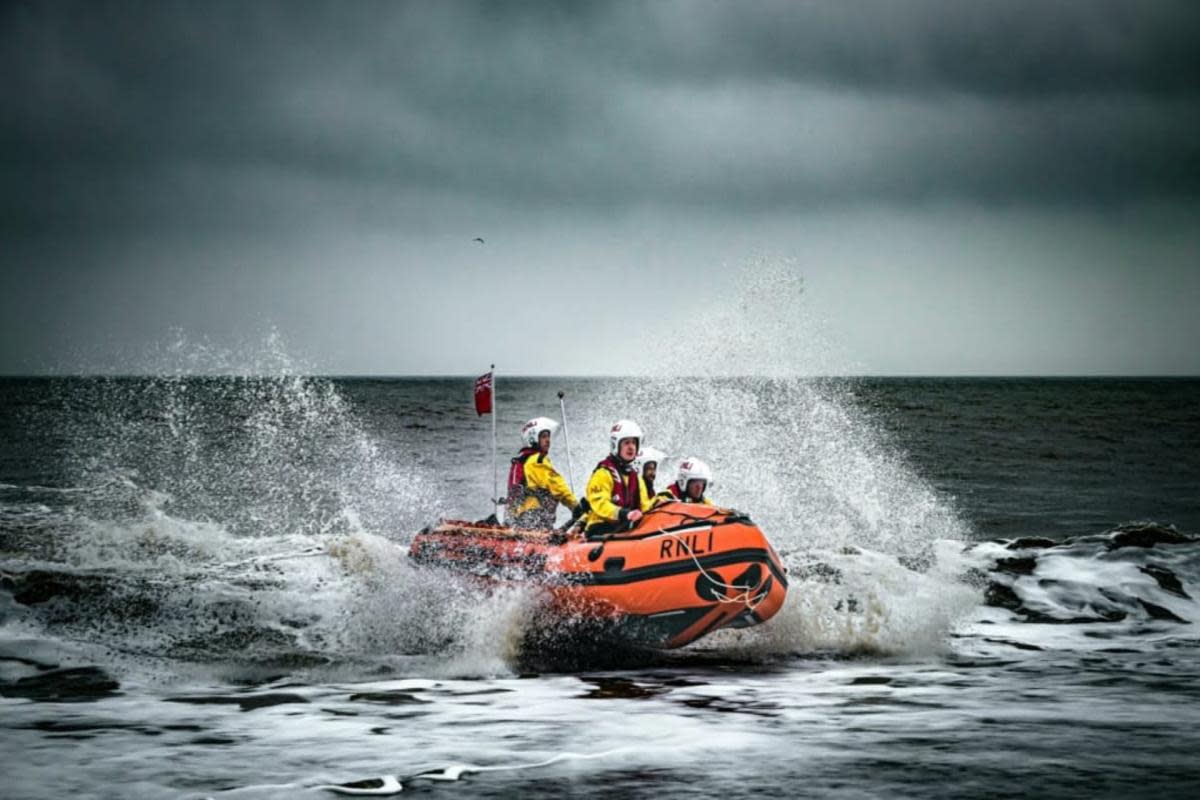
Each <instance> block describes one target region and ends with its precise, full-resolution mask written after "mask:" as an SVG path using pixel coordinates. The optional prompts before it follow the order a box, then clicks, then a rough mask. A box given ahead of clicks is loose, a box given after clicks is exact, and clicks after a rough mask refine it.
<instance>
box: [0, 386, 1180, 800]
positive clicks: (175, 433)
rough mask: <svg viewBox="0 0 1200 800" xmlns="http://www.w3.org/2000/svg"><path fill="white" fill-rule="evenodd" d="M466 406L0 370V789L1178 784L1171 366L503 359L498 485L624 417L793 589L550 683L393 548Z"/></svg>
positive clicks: (490, 616)
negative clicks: (931, 368)
mask: <svg viewBox="0 0 1200 800" xmlns="http://www.w3.org/2000/svg"><path fill="white" fill-rule="evenodd" d="M470 389H471V381H470V380H469V379H443V380H424V379H423V380H404V379H395V380H393V379H387V380H384V379H380V380H368V379H335V380H327V379H310V378H305V377H301V376H293V375H284V376H281V377H276V378H270V379H265V378H260V379H249V378H157V379H149V378H126V379H81V378H58V379H16V378H0V709H2V711H0V744H2V746H3V750H4V753H5V773H6V779H5V784H4V788H3V790H2V791H0V794H2V795H3V796H4V797H12V798H33V797H59V796H69V797H127V798H128V797H138V798H140V797H147V798H149V797H175V796H183V797H253V798H265V797H297V796H308V797H333V796H335V795H334V794H333V793H332V790H330V789H328V788H323V787H326V786H330V785H335V786H336V785H342V786H343V787H346V786H349V787H351V789H352V790H356V791H359V792H368V793H370V792H374V793H376V794H382V793H384V792H389V791H394V790H395V786H396V785H397V784H399V785H402V786H403V791H404V792H405V793H406V794H407V793H411V792H417V793H422V794H426V795H430V796H439V797H457V796H472V797H475V796H494V797H509V796H529V797H543V796H544V797H550V796H560V795H563V794H572V795H579V796H596V797H600V796H614V795H615V796H631V797H655V798H663V797H683V796H692V795H694V794H696V793H703V794H710V793H711V794H714V795H718V796H733V797H745V796H751V795H760V794H762V795H768V794H769V795H778V796H813V797H880V796H898V797H1010V796H1011V797H1016V796H1031V795H1032V796H1051V795H1052V796H1057V797H1131V796H1138V797H1180V798H1184V797H1188V798H1191V797H1196V796H1200V794H1198V793H1200V758H1197V756H1196V753H1197V752H1200V733H1198V732H1197V726H1198V724H1200V633H1198V632H1197V628H1196V625H1197V623H1198V621H1200V608H1198V607H1197V602H1196V598H1197V596H1198V594H1200V543H1198V542H1197V541H1196V540H1195V539H1194V538H1192V537H1193V535H1194V534H1196V533H1198V532H1200V381H1197V380H1190V379H1187V380H1185V379H1173V380H1151V379H1136V380H1132V379H1130V380H1126V379H1086V380H1085V379H1064V380H1058V379H1046V380H1030V379H857V380H815V381H802V380H768V379H749V378H741V379H735V378H726V379H707V380H700V379H691V380H660V381H647V380H632V379H621V380H604V381H601V380H580V379H563V380H542V379H538V380H533V379H529V380H507V379H504V378H501V381H500V384H499V393H498V397H497V400H498V407H499V417H498V428H499V431H500V437H501V447H502V451H501V456H500V460H501V463H500V465H499V466H500V469H501V470H503V469H504V468H505V467H506V463H507V457H508V455H509V454H510V453H509V451H510V450H513V449H515V446H516V430H517V429H518V427H519V425H520V423H521V422H522V421H524V420H525V419H527V418H529V417H532V416H535V415H542V414H546V415H550V416H555V417H558V416H559V414H558V405H557V399H556V397H555V392H556V391H557V390H558V389H564V390H565V391H566V393H567V402H568V404H569V420H568V421H569V425H570V427H569V435H570V439H571V464H572V466H573V473H574V480H575V481H576V483H577V485H579V484H580V483H581V482H582V481H583V480H584V478H585V476H586V474H587V473H588V472H589V471H590V466H591V465H592V464H594V463H595V462H596V461H597V460H598V459H599V458H600V457H601V456H602V455H603V453H604V448H605V447H606V440H605V435H606V430H607V424H608V423H609V422H611V420H613V419H615V418H617V417H623V416H628V417H632V418H634V419H636V420H638V421H639V422H641V423H642V424H643V426H644V427H645V428H646V429H647V432H648V443H649V444H653V445H654V446H656V447H659V448H660V449H662V450H665V451H666V452H668V453H669V454H671V456H672V457H673V458H679V457H683V456H686V455H697V456H700V457H702V458H704V459H705V460H707V461H709V462H710V463H711V464H712V465H713V468H714V470H715V472H716V481H715V483H714V486H713V490H712V494H713V495H714V497H715V499H716V500H717V502H719V503H722V504H726V505H731V506H736V507H737V508H740V509H743V510H746V511H749V512H750V513H752V514H753V515H754V517H755V519H756V520H757V521H758V522H759V523H760V525H761V526H762V528H763V530H764V531H765V532H766V533H767V535H768V536H769V537H770V538H771V540H772V542H773V543H774V544H775V545H776V547H777V549H778V550H780V552H781V553H782V554H783V556H784V558H785V560H786V561H787V563H788V566H789V570H790V571H791V573H792V578H793V582H792V586H791V588H790V591H789V596H788V602H787V604H786V606H785V608H784V610H783V611H782V612H781V613H780V614H779V615H778V616H777V617H776V618H775V619H773V620H772V621H771V622H770V623H768V624H766V625H763V626H761V627H759V628H754V629H749V630H745V631H722V632H719V633H718V634H716V635H714V636H711V637H709V638H706V639H704V640H702V641H701V642H699V643H697V644H696V645H694V646H692V647H689V648H686V649H684V650H682V651H676V652H673V653H667V654H658V655H650V656H647V655H641V654H615V655H614V659H615V660H614V662H613V663H609V664H605V665H596V668H594V669H592V668H584V669H581V670H571V671H566V672H556V671H547V670H546V669H545V668H544V667H539V668H538V670H539V671H536V672H531V671H530V670H531V666H530V664H531V663H535V662H534V660H531V654H530V653H528V652H527V650H526V649H525V646H524V634H525V632H526V631H527V630H528V629H529V626H530V625H531V624H532V621H533V620H535V619H537V618H538V602H537V596H536V593H535V592H533V591H531V590H528V589H523V588H521V587H505V588H501V589H499V590H495V591H490V590H487V589H485V588H484V587H480V586H476V585H472V584H463V583H460V582H457V581H455V580H453V579H450V578H448V577H447V576H446V575H443V574H439V573H437V572H435V571H425V570H418V569H415V568H413V567H412V566H411V565H410V564H409V563H408V561H407V558H406V555H405V549H404V548H405V546H406V545H407V543H408V542H409V541H410V540H411V536H412V534H413V533H414V532H415V531H416V530H417V529H419V528H420V527H422V526H423V525H425V524H427V523H428V522H430V521H431V520H433V519H436V518H437V517H439V516H442V515H452V516H466V517H481V516H483V515H485V514H486V513H487V512H488V500H487V498H488V497H489V496H490V495H491V493H492V482H493V472H492V461H491V458H492V456H491V444H490V441H491V440H490V437H491V421H490V419H489V418H487V417H484V418H479V417H476V416H475V414H474V412H473V410H472V409H471V406H470ZM552 455H553V457H554V459H555V462H556V463H557V464H558V465H559V467H560V468H562V469H564V471H565V470H566V465H567V454H566V450H565V447H564V442H563V440H562V437H561V436H560V437H559V439H558V440H557V441H556V444H555V448H554V450H553V452H552ZM533 655H537V654H533ZM537 663H542V662H540V661H538V662H537ZM614 665H615V666H614ZM585 666H586V665H585ZM385 778H386V779H387V780H385ZM355 787H356V788H355Z"/></svg>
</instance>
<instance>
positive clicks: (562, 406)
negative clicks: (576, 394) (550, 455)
mask: <svg viewBox="0 0 1200 800" xmlns="http://www.w3.org/2000/svg"><path fill="white" fill-rule="evenodd" d="M564 396H565V393H564V392H563V390H562V389H559V390H558V408H559V410H560V411H562V421H563V444H564V445H565V446H566V448H567V479H568V480H570V481H571V494H575V468H574V467H572V466H571V437H569V436H567V401H566V400H564V399H563V397H564Z"/></svg>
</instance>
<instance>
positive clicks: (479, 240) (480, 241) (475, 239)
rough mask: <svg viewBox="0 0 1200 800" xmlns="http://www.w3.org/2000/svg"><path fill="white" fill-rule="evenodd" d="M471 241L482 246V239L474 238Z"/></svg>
mask: <svg viewBox="0 0 1200 800" xmlns="http://www.w3.org/2000/svg"><path fill="white" fill-rule="evenodd" d="M472 241H476V242H479V243H480V244H483V239H480V238H479V237H478V236H476V237H475V238H474V239H473V240H472Z"/></svg>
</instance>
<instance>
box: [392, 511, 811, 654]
mask: <svg viewBox="0 0 1200 800" xmlns="http://www.w3.org/2000/svg"><path fill="white" fill-rule="evenodd" d="M409 556H410V557H411V558H412V559H413V560H414V561H415V562H417V563H418V564H423V565H433V566H440V567H446V568H449V569H452V570H455V571H458V572H461V573H464V574H466V575H471V576H477V577H482V578H485V579H488V580H494V581H503V582H520V583H531V584H535V585H537V586H539V587H542V588H544V589H545V591H546V593H547V595H548V598H549V600H550V603H551V605H552V608H553V610H554V611H555V613H558V614H561V615H563V616H564V617H567V618H570V619H572V620H583V621H589V620H590V621H596V622H601V623H604V624H605V625H607V626H609V627H610V629H612V630H615V631H617V632H618V634H619V636H620V637H621V638H622V639H623V640H625V641H627V642H629V643H630V644H635V645H641V646H649V647H663V648H673V647H682V646H684V645H686V644H690V643H691V642H694V641H696V640H697V639H699V638H700V637H702V636H705V635H707V634H709V633H712V632H713V631H715V630H718V629H720V628H725V627H732V628H744V627H749V626H752V625H758V624H761V623H763V622H766V621H767V620H768V619H770V618H771V617H773V616H774V615H775V613H776V612H777V611H779V609H780V608H781V607H782V606H783V601H784V598H785V597H786V595H787V585H788V584H787V570H786V569H785V568H784V566H783V563H782V562H781V561H780V559H779V555H778V554H777V553H776V552H775V550H774V548H772V547H771V544H770V543H769V542H768V541H767V538H766V537H765V536H764V535H763V533H762V531H760V530H759V529H758V526H757V525H755V524H754V523H753V522H752V521H751V520H750V518H749V517H747V516H745V515H743V514H739V513H736V512H733V511H731V510H729V509H723V508H717V507H715V506H705V505H697V504H687V503H668V504H666V505H663V506H660V507H658V508H656V509H654V510H652V511H650V512H647V513H646V514H645V515H644V516H643V517H642V519H641V520H640V521H639V522H638V524H637V526H636V527H634V528H633V529H632V530H629V531H624V532H622V533H617V534H612V535H611V536H607V537H604V538H602V539H598V540H592V541H587V540H584V539H582V538H580V537H575V538H568V539H566V540H565V541H564V540H563V535H562V534H557V533H555V532H553V531H526V530H514V529H512V528H505V527H501V526H496V525H485V524H480V523H472V522H462V521H459V520H446V521H444V522H442V523H441V524H440V525H438V526H436V527H433V528H426V529H425V530H423V531H421V532H420V533H419V534H417V536H416V537H415V538H414V539H413V543H412V545H411V546H410V547H409Z"/></svg>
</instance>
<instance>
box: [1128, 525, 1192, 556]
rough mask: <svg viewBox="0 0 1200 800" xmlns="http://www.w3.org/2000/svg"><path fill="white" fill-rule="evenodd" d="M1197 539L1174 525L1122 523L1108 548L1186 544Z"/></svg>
mask: <svg viewBox="0 0 1200 800" xmlns="http://www.w3.org/2000/svg"><path fill="white" fill-rule="evenodd" d="M1194 541H1196V539H1195V538H1194V537H1192V536H1188V535H1187V534H1184V533H1180V532H1179V531H1178V530H1176V529H1175V526H1174V525H1168V526H1166V527H1164V526H1162V525H1157V524H1155V523H1148V524H1145V525H1122V526H1120V527H1119V528H1117V529H1116V530H1115V531H1113V533H1112V534H1111V535H1110V537H1109V542H1108V549H1109V550H1117V549H1120V548H1122V547H1154V545H1156V544H1186V543H1188V542H1194Z"/></svg>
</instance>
